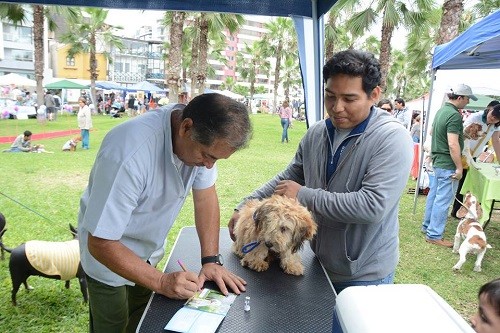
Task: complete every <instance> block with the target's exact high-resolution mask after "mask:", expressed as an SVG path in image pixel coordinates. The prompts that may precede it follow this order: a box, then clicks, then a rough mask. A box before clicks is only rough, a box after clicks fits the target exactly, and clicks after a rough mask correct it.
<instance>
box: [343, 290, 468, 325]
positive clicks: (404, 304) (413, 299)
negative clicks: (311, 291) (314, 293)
mask: <svg viewBox="0 0 500 333" xmlns="http://www.w3.org/2000/svg"><path fill="white" fill-rule="evenodd" d="M335 311H336V312H337V316H338V318H339V320H340V324H341V326H342V329H343V331H344V333H382V332H383V333H413V332H415V333H417V332H419V333H455V332H456V333H459V332H460V333H461V332H470V333H474V330H473V329H472V328H471V327H470V326H469V324H468V323H467V322H466V321H465V320H464V319H463V318H462V317H461V316H460V315H459V314H458V313H457V312H456V311H455V310H454V309H453V308H452V307H451V306H450V305H449V304H448V303H446V301H445V300H444V299H442V298H441V296H439V295H438V294H437V293H436V292H435V291H434V290H432V289H431V288H429V287H428V286H426V285H421V284H385V285H379V286H359V287H349V288H346V289H344V290H343V291H342V292H341V293H340V294H339V295H338V296H337V299H336V307H335Z"/></svg>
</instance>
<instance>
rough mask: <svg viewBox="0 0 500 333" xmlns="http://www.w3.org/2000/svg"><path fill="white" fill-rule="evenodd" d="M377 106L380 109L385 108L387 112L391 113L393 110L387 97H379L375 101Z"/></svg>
mask: <svg viewBox="0 0 500 333" xmlns="http://www.w3.org/2000/svg"><path fill="white" fill-rule="evenodd" d="M377 107H378V108H380V109H382V110H385V111H387V112H389V113H390V114H392V110H393V107H392V103H391V101H390V100H388V99H387V98H383V99H381V100H380V101H379V102H378V103H377Z"/></svg>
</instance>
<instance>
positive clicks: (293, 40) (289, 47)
mask: <svg viewBox="0 0 500 333" xmlns="http://www.w3.org/2000/svg"><path fill="white" fill-rule="evenodd" d="M265 27H266V29H267V30H268V32H267V33H266V34H265V35H264V38H262V40H261V47H262V49H263V50H265V52H266V53H265V54H266V56H268V57H271V56H272V57H274V58H275V59H276V63H275V66H274V89H273V93H274V96H273V107H274V108H276V106H277V99H278V87H279V84H280V80H281V75H280V71H281V61H282V60H284V59H285V57H286V56H291V55H292V54H297V37H296V34H295V29H294V26H293V22H292V20H291V19H290V18H285V17H278V18H277V19H276V20H274V21H271V22H269V23H266V24H265ZM296 64H297V67H298V59H297V62H296Z"/></svg>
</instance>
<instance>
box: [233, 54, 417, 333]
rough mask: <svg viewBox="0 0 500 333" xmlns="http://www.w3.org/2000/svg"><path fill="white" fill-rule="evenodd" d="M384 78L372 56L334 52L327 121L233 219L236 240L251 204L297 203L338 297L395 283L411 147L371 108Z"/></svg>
mask: <svg viewBox="0 0 500 333" xmlns="http://www.w3.org/2000/svg"><path fill="white" fill-rule="evenodd" d="M380 78H381V74H380V64H379V62H378V61H377V60H376V59H375V57H374V56H373V55H372V54H370V53H366V52H362V51H357V50H347V51H342V52H339V53H337V54H335V55H334V56H333V57H332V58H331V59H330V60H329V61H328V62H327V63H326V65H325V66H324V68H323V79H324V81H325V92H324V94H325V109H326V111H327V112H328V116H329V117H328V119H326V120H323V121H319V122H317V123H315V124H314V125H313V126H311V128H309V130H308V131H307V133H306V134H305V136H304V137H303V139H302V140H301V142H300V144H299V147H298V149H297V152H296V154H295V157H294V158H293V160H292V161H291V162H290V164H289V165H288V166H287V168H286V169H285V170H283V171H282V172H280V173H279V174H278V175H276V176H275V177H274V178H273V179H271V180H270V181H269V182H267V183H266V184H264V185H263V186H261V187H260V188H259V189H257V190H256V191H255V192H253V193H252V194H251V195H250V196H249V197H247V198H245V200H243V201H242V202H241V203H240V204H239V205H238V207H237V209H236V211H235V212H234V214H233V216H232V217H231V219H230V221H229V230H230V233H231V236H232V237H234V235H233V234H232V230H233V227H234V223H235V221H237V218H238V209H239V207H241V206H242V205H243V203H244V202H245V201H246V200H248V199H250V198H265V197H269V196H271V195H272V194H279V195H285V196H287V197H292V198H297V199H298V201H299V202H300V203H301V204H303V205H304V206H305V207H307V208H308V209H309V210H310V211H311V212H312V213H313V216H314V219H315V221H316V223H317V224H318V232H317V234H316V236H315V238H314V239H313V241H312V242H311V247H312V249H313V251H314V253H316V255H317V257H318V258H319V259H320V261H321V263H322V264H323V265H324V267H325V268H326V270H327V273H328V275H329V277H330V279H331V281H332V284H333V286H334V288H335V290H336V292H337V293H339V292H340V291H342V290H343V289H344V288H346V287H349V286H353V285H371V284H374V285H376V284H383V283H392V282H393V279H394V273H395V270H396V265H397V263H398V259H399V238H398V231H399V225H398V206H399V200H400V197H401V195H402V193H403V191H404V189H405V187H406V183H407V182H408V176H409V173H410V168H411V163H412V159H413V142H412V139H411V137H410V134H409V132H408V130H406V129H405V128H404V127H403V126H401V124H400V123H399V122H398V121H397V120H396V119H394V117H392V116H391V115H390V114H389V113H388V112H386V111H384V110H380V109H378V108H375V107H374V104H375V103H376V102H377V101H378V100H379V99H380V97H381V96H380V95H381V89H380V87H379V84H380ZM233 239H234V238H233ZM334 328H335V322H334Z"/></svg>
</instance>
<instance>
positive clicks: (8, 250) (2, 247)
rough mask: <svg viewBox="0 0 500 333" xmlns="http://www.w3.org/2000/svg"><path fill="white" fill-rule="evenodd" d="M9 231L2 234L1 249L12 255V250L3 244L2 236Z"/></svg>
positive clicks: (0, 239)
mask: <svg viewBox="0 0 500 333" xmlns="http://www.w3.org/2000/svg"><path fill="white" fill-rule="evenodd" d="M6 231H7V229H4V230H2V231H1V232H0V248H1V249H2V250H3V251H7V252H9V253H12V249H10V248H8V247H5V245H3V242H2V236H3V234H5V232H6Z"/></svg>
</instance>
